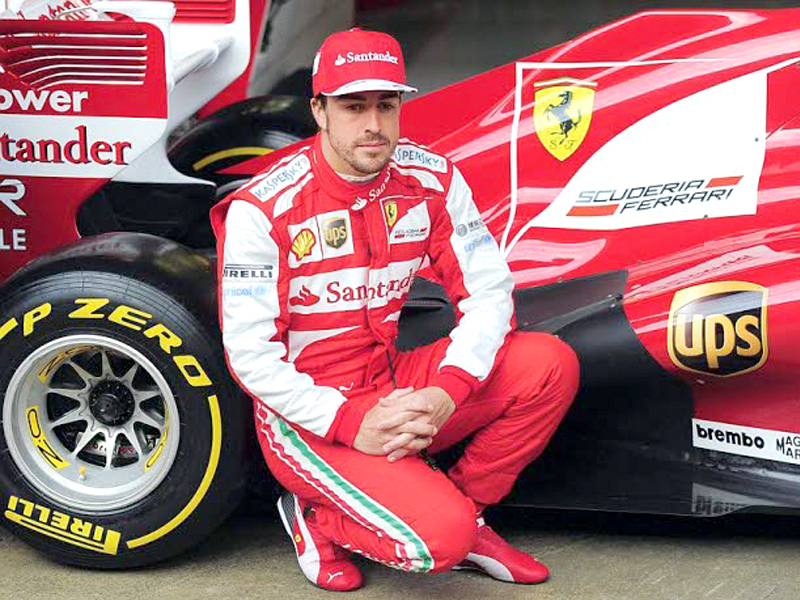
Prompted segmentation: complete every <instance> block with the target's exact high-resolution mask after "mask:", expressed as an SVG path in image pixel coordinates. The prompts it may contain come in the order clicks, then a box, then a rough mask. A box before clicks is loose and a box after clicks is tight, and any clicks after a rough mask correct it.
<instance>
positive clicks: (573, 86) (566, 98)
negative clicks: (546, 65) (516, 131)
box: [533, 77, 597, 161]
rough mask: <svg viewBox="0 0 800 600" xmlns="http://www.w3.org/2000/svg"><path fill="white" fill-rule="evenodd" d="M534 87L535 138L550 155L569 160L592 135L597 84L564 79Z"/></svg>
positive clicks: (549, 81)
mask: <svg viewBox="0 0 800 600" xmlns="http://www.w3.org/2000/svg"><path fill="white" fill-rule="evenodd" d="M533 86H534V88H535V89H536V93H535V95H534V105H533V124H534V126H535V127H536V135H537V136H538V137H539V141H541V142H542V144H543V145H544V147H545V148H546V149H547V151H548V152H550V154H552V155H553V156H555V157H556V158H557V159H558V160H562V161H563V160H567V159H568V158H569V157H570V156H572V154H573V153H574V152H575V151H576V150H577V149H578V148H579V147H580V145H581V143H583V140H584V139H585V138H586V134H587V133H588V132H589V125H590V124H591V122H592V109H593V108H594V92H595V91H594V88H595V87H597V83H595V82H594V81H581V80H579V79H572V78H570V77H562V78H559V79H550V80H548V81H538V82H536V83H534V84H533Z"/></svg>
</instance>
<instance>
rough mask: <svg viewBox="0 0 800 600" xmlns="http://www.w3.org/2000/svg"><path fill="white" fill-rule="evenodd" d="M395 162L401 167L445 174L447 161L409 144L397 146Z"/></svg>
mask: <svg viewBox="0 0 800 600" xmlns="http://www.w3.org/2000/svg"><path fill="white" fill-rule="evenodd" d="M394 160H395V162H396V163H397V164H398V165H400V166H403V167H410V166H414V167H423V168H425V169H429V170H431V171H436V172H437V173H447V160H446V159H445V158H444V157H443V156H439V155H438V154H434V153H433V152H428V151H427V150H423V149H422V148H419V147H417V146H412V145H411V144H398V146H397V148H395V151H394Z"/></svg>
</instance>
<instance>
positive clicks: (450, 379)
mask: <svg viewBox="0 0 800 600" xmlns="http://www.w3.org/2000/svg"><path fill="white" fill-rule="evenodd" d="M431 385H433V386H436V387H440V388H442V389H443V390H444V391H445V392H447V393H448V395H449V396H450V398H452V400H453V403H454V404H455V405H456V406H459V405H461V403H462V402H464V400H466V399H467V398H468V397H469V396H470V395H471V394H473V393H474V392H476V391H477V390H478V388H479V387H480V382H479V381H478V379H477V378H476V377H473V376H472V375H470V374H469V373H467V372H466V371H464V370H463V369H459V368H458V367H444V368H443V369H441V370H440V371H439V373H438V374H437V375H436V377H434V378H433V381H432V382H431Z"/></svg>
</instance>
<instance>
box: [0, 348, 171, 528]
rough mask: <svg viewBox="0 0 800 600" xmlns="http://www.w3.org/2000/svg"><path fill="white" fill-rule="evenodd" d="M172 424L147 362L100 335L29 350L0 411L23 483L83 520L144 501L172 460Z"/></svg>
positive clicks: (167, 399) (166, 390)
mask: <svg viewBox="0 0 800 600" xmlns="http://www.w3.org/2000/svg"><path fill="white" fill-rule="evenodd" d="M178 423H180V420H179V414H178V408H177V405H176V403H175V398H174V396H173V394H172V391H171V389H170V387H169V385H168V384H167V382H166V380H165V379H164V377H163V375H161V373H160V372H159V371H158V369H156V367H155V366H154V365H153V363H152V362H151V361H150V360H148V359H147V358H146V357H145V356H144V355H142V354H141V353H140V352H138V351H137V350H135V349H134V348H132V347H130V346H129V345H127V344H125V343H124V342H121V341H119V340H116V339H113V338H108V337H105V336H100V335H74V336H68V337H63V338H60V339H58V340H54V341H52V342H49V343H48V344H45V345H43V346H41V347H39V348H37V349H36V350H35V351H34V352H33V353H31V354H30V355H29V356H28V357H27V358H26V359H25V360H24V361H23V362H22V364H21V365H20V366H19V367H18V368H17V370H16V371H15V372H14V375H13V376H12V378H11V381H10V382H9V386H8V390H7V392H6V401H5V403H4V406H3V432H4V434H5V438H6V442H7V444H8V449H9V452H10V454H11V457H12V459H13V460H14V463H15V464H16V465H17V467H18V468H19V470H20V471H21V472H22V474H23V475H24V477H25V478H26V480H27V481H28V483H29V484H30V485H31V486H33V487H34V488H35V489H36V490H37V491H38V492H40V493H41V494H42V495H43V496H45V497H47V498H49V499H51V500H53V501H55V502H58V503H60V504H62V505H66V506H69V507H70V508H72V509H77V510H81V511H83V512H88V513H103V512H110V511H117V510H120V509H123V508H126V507H128V506H131V505H133V504H135V503H137V502H139V501H140V500H142V499H143V498H144V497H146V496H148V495H149V494H150V493H152V491H153V490H154V489H155V488H156V487H157V486H158V485H159V484H160V483H161V482H162V481H163V480H164V477H165V476H166V475H167V473H168V472H169V470H170V468H171V467H172V463H173V462H174V460H175V456H176V455H177V451H178V445H179V442H180V439H179V436H180V431H179V430H180V428H179V427H178V426H177V425H178ZM171 424H174V425H175V426H170V425H171Z"/></svg>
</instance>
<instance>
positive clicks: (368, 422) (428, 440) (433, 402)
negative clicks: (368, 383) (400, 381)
mask: <svg viewBox="0 0 800 600" xmlns="http://www.w3.org/2000/svg"><path fill="white" fill-rule="evenodd" d="M455 408H456V407H455V404H454V403H453V400H452V399H451V398H450V396H449V395H448V393H447V392H445V391H444V390H443V389H442V388H439V387H426V388H422V389H419V390H416V391H415V390H414V389H413V388H400V389H396V390H394V391H393V392H392V393H391V394H389V395H388V396H386V397H385V398H381V399H380V400H379V401H378V404H376V405H375V406H374V407H372V408H371V409H370V410H369V412H367V414H366V415H365V416H364V420H363V421H362V423H361V428H360V429H359V430H358V434H357V435H356V439H355V441H354V443H353V446H354V447H355V449H356V450H359V451H361V452H364V453H365V454H373V455H381V454H385V455H387V458H388V460H389V462H394V461H396V460H399V459H401V458H403V457H404V456H407V455H409V454H417V453H418V452H420V451H421V450H424V449H425V448H427V447H428V446H430V445H431V444H432V443H433V438H434V437H435V436H436V434H438V433H439V431H440V430H441V428H442V426H443V425H444V424H445V422H446V421H447V419H448V418H450V415H452V414H453V411H454V410H455Z"/></svg>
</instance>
